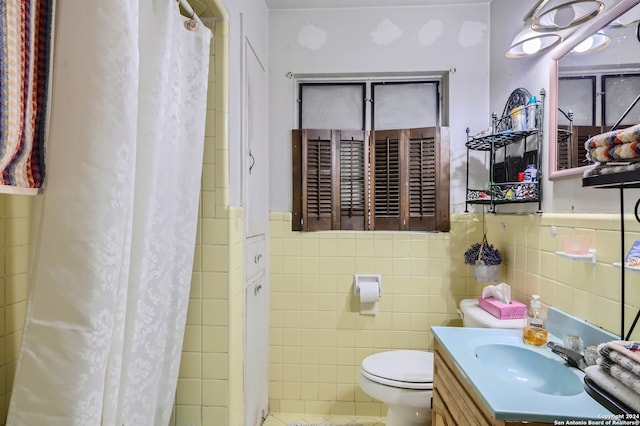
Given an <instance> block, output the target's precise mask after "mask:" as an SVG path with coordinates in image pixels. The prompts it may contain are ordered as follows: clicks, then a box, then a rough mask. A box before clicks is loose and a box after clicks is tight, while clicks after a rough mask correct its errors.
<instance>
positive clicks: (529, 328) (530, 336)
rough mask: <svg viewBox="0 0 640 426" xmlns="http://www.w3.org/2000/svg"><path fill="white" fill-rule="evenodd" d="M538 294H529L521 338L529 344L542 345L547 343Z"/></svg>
mask: <svg viewBox="0 0 640 426" xmlns="http://www.w3.org/2000/svg"><path fill="white" fill-rule="evenodd" d="M541 307H542V305H541V303H540V296H539V295H537V294H534V295H533V296H531V304H530V306H529V311H528V312H527V322H526V324H525V326H524V328H523V329H522V340H524V343H526V344H527V345H531V346H543V345H544V344H546V343H547V334H548V333H547V327H546V322H545V318H544V315H543V313H542V310H541Z"/></svg>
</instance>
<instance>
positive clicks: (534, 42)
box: [522, 37, 542, 55]
mask: <svg viewBox="0 0 640 426" xmlns="http://www.w3.org/2000/svg"><path fill="white" fill-rule="evenodd" d="M540 47H542V41H540V39H539V38H537V37H536V38H531V39H529V40H527V41H525V42H524V43H522V50H523V51H524V53H526V54H527V55H533V54H534V53H536V52H537V51H538V50H540Z"/></svg>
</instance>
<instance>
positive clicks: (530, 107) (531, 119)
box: [527, 96, 537, 129]
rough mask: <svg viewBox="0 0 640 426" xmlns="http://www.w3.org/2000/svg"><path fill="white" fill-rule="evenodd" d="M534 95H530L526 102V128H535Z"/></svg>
mask: <svg viewBox="0 0 640 426" xmlns="http://www.w3.org/2000/svg"><path fill="white" fill-rule="evenodd" d="M536 102H537V100H536V97H535V96H531V97H530V98H529V103H528V104H527V129H535V128H536Z"/></svg>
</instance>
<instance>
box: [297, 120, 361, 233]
mask: <svg viewBox="0 0 640 426" xmlns="http://www.w3.org/2000/svg"><path fill="white" fill-rule="evenodd" d="M366 140H367V139H366V138H365V132H363V131H339V130H310V129H304V130H294V131H293V134H292V154H293V220H292V222H293V223H292V229H293V230H305V231H320V230H331V229H368V227H367V224H368V215H369V213H368V207H367V205H368V193H367V188H368V184H367V182H368V180H367V172H366V170H367V167H368V162H367V155H366V154H367V151H368V146H367V143H366Z"/></svg>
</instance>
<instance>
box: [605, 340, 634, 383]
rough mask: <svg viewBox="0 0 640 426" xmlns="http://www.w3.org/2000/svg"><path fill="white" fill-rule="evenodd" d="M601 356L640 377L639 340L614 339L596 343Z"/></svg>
mask: <svg viewBox="0 0 640 426" xmlns="http://www.w3.org/2000/svg"><path fill="white" fill-rule="evenodd" d="M598 352H599V354H600V355H601V357H602V358H604V359H608V360H610V361H611V362H613V363H616V364H619V365H621V366H622V367H624V368H626V369H627V370H629V371H630V372H632V373H633V374H635V375H636V376H638V377H640V342H630V341H624V340H614V341H611V342H605V343H601V344H600V345H598Z"/></svg>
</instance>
